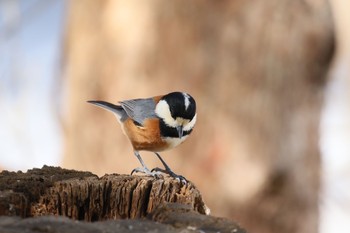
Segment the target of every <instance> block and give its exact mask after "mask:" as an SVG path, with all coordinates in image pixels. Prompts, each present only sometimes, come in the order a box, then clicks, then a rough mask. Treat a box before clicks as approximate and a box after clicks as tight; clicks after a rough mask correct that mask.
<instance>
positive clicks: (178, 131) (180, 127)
mask: <svg viewBox="0 0 350 233" xmlns="http://www.w3.org/2000/svg"><path fill="white" fill-rule="evenodd" d="M176 129H177V133H178V134H179V138H180V139H181V138H182V136H183V133H184V131H183V127H182V125H180V126H178V127H176Z"/></svg>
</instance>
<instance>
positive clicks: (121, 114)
mask: <svg viewBox="0 0 350 233" xmlns="http://www.w3.org/2000/svg"><path fill="white" fill-rule="evenodd" d="M87 102H88V103H90V104H94V105H96V106H98V107H101V108H104V109H107V110H109V111H111V112H113V113H114V114H116V116H117V118H118V119H119V120H121V121H123V120H124V119H125V118H126V117H127V115H126V112H125V110H124V109H123V108H122V106H120V105H114V104H111V103H108V102H106V101H100V100H89V101H87Z"/></svg>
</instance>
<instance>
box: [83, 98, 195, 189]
mask: <svg viewBox="0 0 350 233" xmlns="http://www.w3.org/2000/svg"><path fill="white" fill-rule="evenodd" d="M87 102H88V103H91V104H94V105H96V106H98V107H101V108H103V109H106V110H109V111H111V112H112V113H114V114H115V116H116V117H117V120H118V121H119V123H120V124H121V126H122V127H121V128H122V131H123V133H124V134H125V135H126V136H127V138H128V139H129V141H130V142H131V145H132V147H133V151H134V155H135V156H136V158H137V159H138V160H139V162H140V163H141V165H142V167H137V168H135V169H133V170H132V172H131V174H133V173H135V172H136V173H137V172H138V173H144V174H146V175H150V176H153V177H159V176H161V175H160V173H161V172H162V173H166V174H168V175H170V176H171V177H174V178H175V179H178V180H180V181H181V182H182V183H186V182H187V179H186V178H185V177H183V176H182V175H177V174H176V173H174V172H173V171H172V170H171V169H170V167H169V166H168V165H167V164H166V162H165V161H164V160H163V158H162V157H161V156H160V154H159V152H162V151H165V150H170V149H173V148H174V147H176V146H178V145H180V144H181V143H183V142H184V141H185V140H186V139H187V138H188V136H189V135H190V134H191V132H192V131H193V128H194V126H195V124H196V120H197V112H196V101H195V100H194V98H193V97H192V96H191V95H190V94H188V93H185V92H179V91H176V92H171V93H168V94H165V95H158V96H154V97H150V98H138V99H129V100H123V101H119V102H118V104H117V105H115V104H112V103H109V102H106V101H101V100H89V101H87ZM139 151H150V152H154V153H155V155H156V156H157V157H158V159H159V160H160V161H161V163H162V164H163V166H164V169H161V168H158V167H156V168H154V169H152V170H150V169H149V168H148V167H147V166H146V164H145V162H144V161H143V160H142V158H141V155H140V153H139Z"/></svg>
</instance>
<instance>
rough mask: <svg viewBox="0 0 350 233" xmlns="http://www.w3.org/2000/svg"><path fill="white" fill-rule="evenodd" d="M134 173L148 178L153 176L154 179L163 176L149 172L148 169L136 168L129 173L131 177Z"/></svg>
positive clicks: (157, 172) (155, 172)
mask: <svg viewBox="0 0 350 233" xmlns="http://www.w3.org/2000/svg"><path fill="white" fill-rule="evenodd" d="M135 172H139V173H143V174H145V175H148V176H153V177H154V178H156V179H159V178H162V177H163V175H162V174H161V173H160V172H159V171H153V170H152V171H150V170H149V169H148V168H142V167H137V168H134V169H133V170H132V171H131V175H132V174H134V173H135Z"/></svg>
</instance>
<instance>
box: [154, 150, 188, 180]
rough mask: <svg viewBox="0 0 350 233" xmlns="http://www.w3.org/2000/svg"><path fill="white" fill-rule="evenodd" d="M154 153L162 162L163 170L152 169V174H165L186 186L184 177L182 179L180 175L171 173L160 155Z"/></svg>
mask: <svg viewBox="0 0 350 233" xmlns="http://www.w3.org/2000/svg"><path fill="white" fill-rule="evenodd" d="M154 153H155V154H156V155H157V157H158V159H159V160H160V161H161V162H162V164H163V166H164V168H165V170H164V169H161V168H159V167H156V168H153V169H152V172H154V171H157V172H163V173H167V174H169V175H170V176H172V177H174V178H175V179H177V180H179V181H180V182H181V183H183V184H186V183H187V180H186V178H185V177H183V176H181V175H177V174H176V173H175V172H173V171H172V170H171V169H170V167H169V166H168V164H166V162H165V161H164V160H163V159H162V157H161V156H160V154H158V153H157V152H154Z"/></svg>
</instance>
